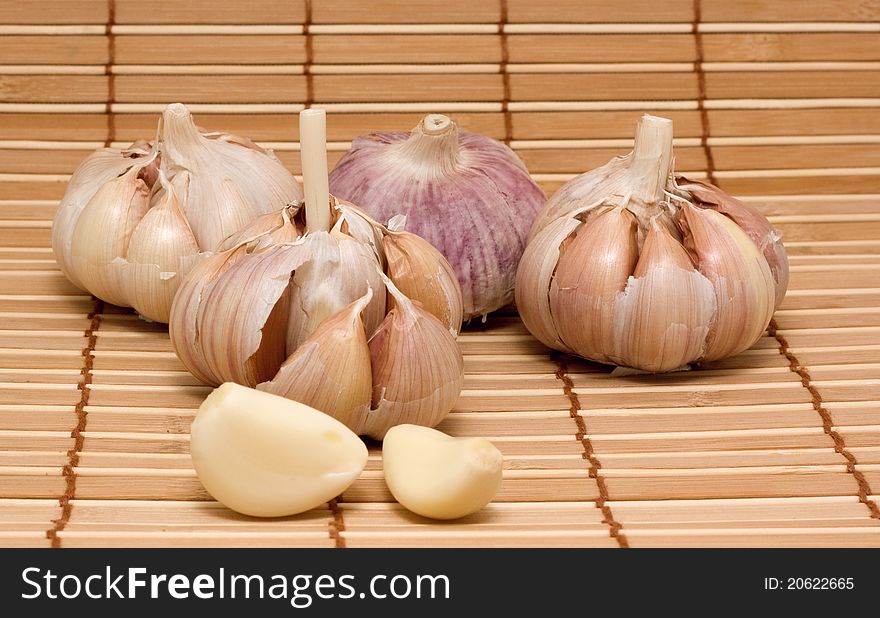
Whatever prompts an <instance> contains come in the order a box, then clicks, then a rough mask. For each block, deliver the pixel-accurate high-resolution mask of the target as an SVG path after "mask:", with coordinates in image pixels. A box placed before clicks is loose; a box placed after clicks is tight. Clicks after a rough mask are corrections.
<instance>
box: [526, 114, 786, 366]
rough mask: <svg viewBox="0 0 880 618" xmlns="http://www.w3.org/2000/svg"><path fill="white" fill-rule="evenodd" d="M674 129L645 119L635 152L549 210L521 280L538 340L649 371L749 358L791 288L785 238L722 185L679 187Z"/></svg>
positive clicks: (568, 190)
mask: <svg viewBox="0 0 880 618" xmlns="http://www.w3.org/2000/svg"><path fill="white" fill-rule="evenodd" d="M672 161H673V158H672V122H671V121H669V120H666V119H664V118H657V117H654V116H644V117H643V118H642V119H641V121H640V122H639V124H638V127H637V133H636V140H635V146H634V148H633V152H632V153H630V154H629V155H627V156H624V157H618V158H615V159H612V160H611V161H610V162H609V163H607V164H606V165H604V166H602V167H600V168H597V169H595V170H593V171H591V172H587V173H586V174H583V175H581V176H578V177H577V178H575V179H574V180H572V181H570V182H569V183H568V184H566V185H565V186H563V187H562V188H561V189H560V190H559V191H558V192H557V193H556V194H555V195H554V196H553V197H552V198H551V199H550V201H549V202H548V203H547V206H546V208H545V209H544V211H543V212H542V213H541V214H540V215H539V216H538V219H537V220H536V222H535V226H534V227H533V228H532V232H531V239H530V243H529V246H528V247H527V248H526V251H525V254H524V255H523V259H522V261H521V262H520V266H519V271H518V273H517V288H516V301H517V305H518V307H519V311H520V315H521V316H522V318H523V321H524V322H525V324H526V326H527V327H528V329H529V330H530V331H531V332H532V334H534V335H535V337H537V338H538V339H539V340H541V341H542V342H543V343H544V344H546V345H548V346H549V347H551V348H554V349H557V350H562V351H566V352H572V353H575V354H578V355H580V356H583V357H585V358H588V359H591V360H596V361H599V362H603V363H610V364H615V365H621V366H625V367H633V368H636V369H641V370H644V371H655V372H659V371H670V370H673V369H677V368H680V367H682V366H684V365H687V364H688V363H694V362H698V361H710V360H716V359H719V358H724V357H727V356H731V355H734V354H738V353H739V352H742V351H743V350H745V349H747V348H748V347H750V346H751V345H752V344H754V343H755V341H757V339H758V338H759V337H760V336H761V333H763V332H764V329H765V328H766V327H767V324H768V323H769V321H770V318H771V316H772V315H773V311H774V309H775V308H776V307H777V306H778V305H779V303H780V302H782V298H783V297H784V296H785V290H786V287H787V285H788V261H787V258H786V255H785V249H784V247H783V246H782V243H781V241H780V236H779V234H778V232H776V230H774V229H773V227H772V226H771V225H770V223H769V222H768V221H767V220H766V219H765V218H764V217H763V216H761V215H760V213H758V212H757V211H755V210H754V209H753V208H751V207H749V206H747V205H746V204H743V203H742V202H740V201H738V200H736V199H734V198H732V197H730V196H729V195H727V194H725V193H724V192H723V191H721V190H720V189H718V188H717V187H714V186H712V185H708V184H704V183H698V182H694V181H689V180H687V179H685V178H678V179H675V178H674V177H673V176H672Z"/></svg>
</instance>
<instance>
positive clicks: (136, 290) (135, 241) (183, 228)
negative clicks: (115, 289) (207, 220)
mask: <svg viewBox="0 0 880 618" xmlns="http://www.w3.org/2000/svg"><path fill="white" fill-rule="evenodd" d="M160 175H161V172H160ZM159 181H160V182H161V183H162V185H163V187H164V191H162V192H160V193H158V194H156V195H155V196H154V198H153V204H152V206H151V207H150V209H149V210H148V211H147V214H146V215H144V218H143V219H141V221H140V223H138V226H137V227H136V228H135V230H134V232H133V233H132V235H131V239H130V240H129V243H128V255H127V265H126V272H125V297H126V299H127V301H128V303H129V304H130V305H131V306H132V307H134V308H135V309H136V310H137V311H138V313H140V314H141V315H142V316H144V317H146V318H148V319H150V320H154V321H157V322H168V320H169V318H170V314H171V302H172V300H173V299H174V294H175V292H176V291H177V288H178V286H179V285H180V282H181V280H182V279H183V277H184V276H185V275H186V272H187V269H188V265H189V264H191V262H192V261H191V260H188V258H189V257H190V256H194V255H197V254H198V253H199V246H198V244H197V243H196V239H195V237H194V236H193V234H192V230H190V229H189V224H188V223H187V221H186V217H185V216H184V215H183V210H182V209H181V207H180V202H179V200H178V199H177V196H176V195H175V194H174V190H173V189H172V188H171V186H170V185H168V183H167V180H165V178H164V175H161V176H160V178H159Z"/></svg>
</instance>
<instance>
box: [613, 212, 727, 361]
mask: <svg viewBox="0 0 880 618" xmlns="http://www.w3.org/2000/svg"><path fill="white" fill-rule="evenodd" d="M660 299H663V300H662V301H661V300H660ZM714 315H715V293H714V290H713V289H712V284H711V283H710V282H709V280H708V279H706V277H704V276H703V275H702V274H701V273H700V272H699V271H698V270H696V268H695V267H694V264H693V262H692V261H691V259H690V257H689V256H688V254H687V252H686V251H685V249H684V247H682V246H681V244H680V243H679V242H678V241H677V240H676V239H675V238H673V237H672V235H671V234H670V233H669V231H668V230H667V229H666V228H665V227H663V226H660V225H657V226H654V227H653V228H652V229H651V230H649V231H648V233H647V236H646V238H645V243H644V245H643V246H642V251H641V254H640V255H639V261H638V264H636V268H635V271H634V272H633V274H632V277H630V278H629V280H628V282H627V284H626V289H625V290H624V291H623V293H622V294H620V295H618V296H617V299H616V301H615V305H614V338H615V341H616V342H617V344H618V348H617V350H616V353H615V355H616V359H615V362H617V363H618V364H620V365H625V366H630V367H631V366H635V365H638V366H639V367H641V368H642V369H643V370H644V371H671V370H673V369H678V368H679V367H683V366H684V365H687V364H688V363H689V362H691V361H693V360H694V359H695V358H700V357H701V356H702V355H703V350H704V346H705V342H706V336H707V335H708V333H709V327H710V325H711V323H712V320H713V316H714Z"/></svg>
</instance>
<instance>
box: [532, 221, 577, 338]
mask: <svg viewBox="0 0 880 618" xmlns="http://www.w3.org/2000/svg"><path fill="white" fill-rule="evenodd" d="M582 225H583V222H582V221H580V220H579V219H576V218H573V217H567V216H566V217H560V218H558V219H556V220H555V221H553V222H552V223H550V224H548V225H547V226H546V227H545V228H543V229H542V230H541V231H540V232H538V234H537V235H536V236H535V238H534V239H533V240H532V242H530V243H529V246H528V247H526V250H525V253H523V259H522V262H520V265H519V270H517V273H516V306H517V307H518V308H519V313H520V317H521V318H522V321H523V323H524V324H525V325H526V328H527V329H528V330H529V332H530V333H532V335H534V337H535V338H536V339H537V340H538V341H540V342H541V343H543V344H544V345H546V346H547V347H549V348H553V349H555V350H562V351H563V352H571V349H569V347H568V346H566V345H565V343H564V342H563V341H562V339H560V337H559V330H558V329H557V327H556V322H554V321H553V315H552V313H551V312H550V294H549V293H548V287H547V286H548V284H549V283H548V282H550V281H551V280H552V278H553V273H555V272H556V266H557V264H559V255H560V252H561V250H562V243H563V241H564V240H565V239H566V238H568V237H569V236H571V235H572V234H573V233H574V231H575V230H576V229H577V228H579V227H580V226H582Z"/></svg>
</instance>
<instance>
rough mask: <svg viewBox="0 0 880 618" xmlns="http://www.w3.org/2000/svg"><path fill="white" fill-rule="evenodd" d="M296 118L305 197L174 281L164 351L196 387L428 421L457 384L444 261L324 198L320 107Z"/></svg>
mask: <svg viewBox="0 0 880 618" xmlns="http://www.w3.org/2000/svg"><path fill="white" fill-rule="evenodd" d="M300 123H301V136H302V137H301V139H302V154H303V180H304V183H305V188H304V189H305V196H306V197H305V203H304V205H303V204H300V203H296V204H292V205H290V206H288V207H286V208H285V209H284V211H283V212H280V213H277V214H276V215H273V216H270V215H266V216H263V217H260V218H259V219H258V220H255V221H254V222H253V223H252V224H251V225H250V226H248V227H247V228H246V229H244V230H242V231H241V232H239V233H238V234H236V236H235V239H234V241H227V242H225V243H223V245H222V247H223V249H222V250H221V251H220V252H218V253H217V254H216V255H213V256H211V257H208V258H207V259H205V260H204V261H203V262H201V263H200V264H198V265H197V266H196V267H195V268H194V269H193V270H192V271H191V272H190V273H189V275H188V276H187V277H185V278H184V281H183V283H182V285H181V287H180V289H179V291H178V293H177V297H176V298H175V300H174V303H173V305H172V311H171V321H170V324H169V332H170V334H171V341H172V343H173V345H174V348H175V350H176V351H177V354H178V356H179V357H180V360H181V361H182V362H183V364H184V365H185V366H186V367H187V368H188V369H189V370H190V371H191V372H192V373H193V374H194V375H195V376H197V377H198V378H199V379H201V380H203V381H204V382H207V383H209V384H214V385H216V384H220V383H222V382H226V381H233V382H238V383H239V384H244V385H246V386H251V387H256V388H257V389H259V390H262V391H267V392H270V393H274V394H276V395H282V396H284V397H288V398H290V399H294V400H296V401H299V402H301V403H304V404H306V405H309V406H312V407H314V408H317V409H319V410H322V411H324V412H326V413H328V414H330V415H331V416H333V417H335V418H337V419H338V420H340V421H341V422H343V423H344V424H345V425H346V426H348V427H349V428H351V429H352V430H354V431H356V432H358V433H363V434H367V435H370V436H373V437H375V438H382V436H384V435H385V432H386V431H387V430H388V429H389V428H390V427H392V426H393V425H396V424H399V423H403V422H410V423H417V424H422V425H435V424H437V423H439V422H440V420H441V419H442V418H443V417H444V416H445V415H446V414H447V413H448V412H449V410H450V409H451V408H452V406H453V405H454V404H455V401H456V399H457V398H458V395H459V393H460V391H461V387H462V379H463V361H462V357H461V352H460V350H459V349H458V344H457V343H456V341H455V333H457V331H458V328H459V327H460V325H461V293H460V291H459V288H458V284H457V283H456V281H455V277H454V274H453V273H452V270H451V267H450V266H449V264H448V263H447V262H446V261H445V259H444V258H443V257H442V256H441V255H440V254H439V253H438V252H437V251H436V250H435V249H433V248H432V247H431V246H430V245H429V244H428V243H427V242H425V241H424V240H422V239H420V238H418V237H416V236H414V235H412V234H409V233H408V232H400V231H393V230H390V229H389V228H387V227H385V226H383V225H380V224H379V223H377V222H376V221H374V220H373V219H371V218H370V217H368V216H367V215H365V214H364V213H362V212H360V211H359V210H358V209H357V208H355V207H354V206H352V205H350V204H347V203H344V202H339V201H338V200H336V199H335V198H332V197H331V196H330V195H329V193H328V192H327V185H326V180H327V168H326V150H325V145H324V141H323V140H324V115H323V111H322V110H306V111H304V112H303V113H302V114H301V116H300ZM322 177H323V179H324V182H323V183H322V182H321V178H322ZM386 273H387V274H386ZM399 288H404V289H407V290H408V291H409V295H408V296H407V295H405V294H404V293H403V292H401V291H400V289H399Z"/></svg>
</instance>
